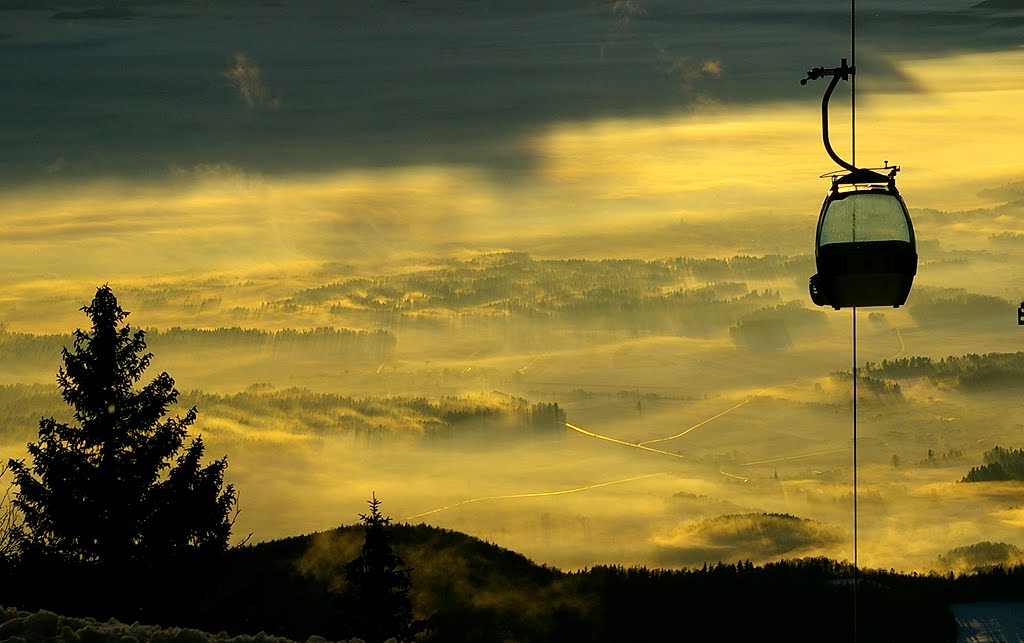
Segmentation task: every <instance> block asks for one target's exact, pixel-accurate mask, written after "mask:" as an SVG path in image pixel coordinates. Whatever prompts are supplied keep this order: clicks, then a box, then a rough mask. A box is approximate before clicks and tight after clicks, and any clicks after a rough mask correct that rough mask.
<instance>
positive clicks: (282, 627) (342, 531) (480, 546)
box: [0, 525, 1024, 642]
mask: <svg viewBox="0 0 1024 643" xmlns="http://www.w3.org/2000/svg"><path fill="white" fill-rule="evenodd" d="M392 530H393V531H392V538H393V542H394V546H395V549H396V551H397V552H398V553H399V554H400V555H401V556H402V557H403V558H404V559H405V561H406V563H407V564H408V565H409V566H410V567H412V570H413V571H412V579H413V585H412V592H411V598H412V601H413V607H414V611H415V616H416V617H417V618H421V619H427V620H428V622H429V629H428V631H427V633H426V634H425V635H424V636H423V638H424V639H425V640H430V641H466V642H469V641H595V642H596V641H613V640H633V641H640V640H658V639H662V638H666V637H671V638H672V639H673V640H680V639H689V640H763V639H775V638H784V639H785V640H788V641H822V640H832V641H841V640H845V639H846V637H847V636H848V637H849V640H853V632H854V619H855V618H856V630H857V638H858V639H859V640H870V641H876V642H886V641H929V642H934V641H955V640H956V637H957V624H956V620H955V618H954V615H953V612H952V611H951V609H950V605H952V604H953V603H965V602H975V601H1013V600H1022V599H1024V567H1020V566H1018V567H1011V568H994V569H992V570H989V571H986V572H977V573H974V574H970V575H963V576H959V577H953V576H937V575H917V574H912V575H906V574H898V573H895V572H892V571H880V570H861V572H860V574H859V578H860V582H859V583H858V584H857V592H856V611H855V610H854V583H853V582H852V578H853V570H852V567H851V566H850V565H848V564H846V563H839V562H836V561H832V560H828V559H823V558H813V559H800V560H790V561H780V562H777V563H770V564H766V565H763V566H755V565H752V564H751V563H749V562H738V563H729V564H726V563H719V564H716V565H713V566H707V567H705V568H704V569H699V570H683V571H670V570H652V569H646V568H629V569H627V568H622V567H595V568H593V569H589V570H586V571H581V572H574V573H567V572H562V571H560V570H557V569H553V568H550V567H546V566H539V565H536V564H534V563H532V562H531V561H529V560H528V559H526V558H525V557H523V556H521V555H519V554H516V553H514V552H511V551H508V550H505V549H502V548H500V547H497V546H495V545H492V544H489V543H485V542H483V541H480V540H478V539H475V538H472V537H469V536H466V535H464V534H460V533H457V532H452V531H446V530H441V529H436V528H433V527H428V526H425V525H419V526H409V525H397V526H394V527H393V528H392ZM362 534H363V531H362V528H361V527H359V526H352V527H342V528H339V529H336V530H334V531H331V532H327V533H322V534H314V535H310V536H298V537H293V538H287V539H284V540H278V541H273V542H268V543H261V544H257V545H253V546H246V547H240V548H236V549H233V550H230V551H229V552H228V554H227V556H226V558H225V559H224V560H223V561H222V563H221V564H220V565H219V566H218V567H217V568H216V569H211V570H208V572H205V573H204V574H202V576H203V577H201V578H200V577H193V578H191V579H189V578H177V579H175V578H173V572H171V573H169V574H168V575H166V577H165V578H144V577H136V578H120V579H109V578H106V579H104V578H97V577H90V576H89V575H88V574H87V573H83V574H82V575H80V576H79V577H78V578H64V579H60V580H58V579H57V578H55V577H54V576H53V575H52V574H48V573H46V571H47V570H39V572H40V573H38V574H30V573H27V572H23V573H21V574H19V575H17V576H16V577H11V578H8V579H7V580H8V581H9V582H5V583H4V584H3V589H2V590H0V605H5V606H7V607H9V608H17V609H20V610H25V611H30V612H34V611H36V610H40V609H45V610H49V611H52V612H55V613H58V614H62V615H65V616H66V617H67V618H85V617H90V618H93V619H95V621H94V623H102V622H105V621H107V620H108V619H110V618H115V619H117V621H119V622H121V623H133V622H136V621H138V622H140V623H146V624H151V625H153V626H160V627H164V628H172V627H173V628H195V629H197V630H204V631H207V632H225V633H226V634H227V635H228V636H229V637H245V636H249V635H254V634H256V633H259V632H264V633H265V634H266V635H269V636H272V637H282V638H287V639H291V640H298V641H306V640H308V639H309V638H310V637H323V638H326V639H329V640H343V639H347V638H349V637H348V634H349V632H350V630H349V625H348V622H349V620H350V615H351V614H352V605H353V603H352V598H351V596H350V594H349V592H348V591H347V588H346V586H345V582H344V572H343V565H344V563H345V562H347V561H348V560H350V559H351V558H352V556H353V555H354V554H355V553H356V552H358V550H359V546H360V544H361V542H362ZM723 606H724V607H723ZM720 614H724V615H725V616H724V617H722V616H716V615H720ZM855 614H856V616H855ZM7 615H8V616H9V617H10V618H5V619H4V620H5V621H12V620H14V619H16V618H22V619H24V618H27V615H25V614H21V616H17V615H16V613H15V612H14V611H9V612H8V614H7ZM48 618H49V617H36V621H37V622H36V624H37V625H40V626H45V627H48V625H47V623H49V621H48V620H47V619H48ZM51 620H52V619H51ZM3 628H4V625H3V624H0V630H3ZM240 640H244V639H240Z"/></svg>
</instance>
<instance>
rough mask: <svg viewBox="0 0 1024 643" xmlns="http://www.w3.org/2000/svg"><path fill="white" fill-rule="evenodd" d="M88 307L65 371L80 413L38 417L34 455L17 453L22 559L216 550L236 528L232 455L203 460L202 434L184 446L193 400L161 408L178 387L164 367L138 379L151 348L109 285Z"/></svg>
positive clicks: (139, 561)
mask: <svg viewBox="0 0 1024 643" xmlns="http://www.w3.org/2000/svg"><path fill="white" fill-rule="evenodd" d="M81 310H82V311H83V312H84V313H85V314H86V315H87V316H88V317H89V319H90V320H91V321H92V329H91V330H90V331H82V330H81V329H79V330H76V331H75V333H74V347H73V349H72V350H68V349H67V348H64V350H63V351H62V357H63V361H64V366H63V367H62V368H60V369H59V371H58V374H57V383H58V385H59V386H60V389H61V394H62V396H63V398H64V400H65V401H66V402H67V403H68V404H69V405H70V406H71V407H72V408H73V409H74V418H75V420H76V421H77V424H68V423H64V422H59V421H57V420H55V419H54V418H43V419H41V420H40V422H39V439H38V441H37V442H32V443H30V444H29V445H28V454H29V459H30V461H31V462H30V463H27V462H26V461H25V460H11V461H10V462H9V465H10V469H11V472H12V473H13V475H14V485H15V487H16V488H17V493H16V494H15V496H14V500H13V505H14V506H15V507H16V508H17V510H18V511H19V513H20V514H21V518H22V522H21V524H20V525H19V526H18V531H17V534H16V537H17V541H18V547H19V550H20V552H21V554H22V559H23V560H25V561H26V564H32V563H33V562H35V563H37V564H43V565H57V566H58V569H60V568H61V566H63V568H66V569H72V568H74V569H79V570H80V569H82V568H89V569H93V570H98V571H100V572H101V573H104V574H110V575H112V576H110V578H117V576H116V575H117V574H128V573H131V574H138V573H140V572H142V573H145V572H151V573H152V572H156V573H159V570H165V571H166V570H170V569H174V568H176V567H180V566H181V565H182V564H183V563H186V562H192V563H198V562H200V561H206V562H208V561H209V557H208V556H205V555H207V554H215V553H218V552H223V551H224V550H226V548H227V544H228V539H229V537H230V535H231V518H230V513H231V509H232V507H233V506H234V505H235V501H236V500H235V490H234V488H233V487H232V486H231V485H227V486H225V485H224V471H225V468H226V467H227V459H226V457H225V458H221V459H219V460H216V461H214V462H212V463H210V464H207V465H205V466H204V465H202V464H201V460H202V458H203V442H202V439H201V437H196V438H194V439H193V440H191V442H190V444H188V445H187V446H186V444H185V440H186V438H187V437H188V428H189V426H191V425H192V423H193V422H195V420H196V409H195V408H192V409H190V410H189V411H188V412H187V413H186V414H185V416H184V417H177V416H176V417H165V414H166V413H167V410H168V407H170V406H171V405H172V404H174V403H176V401H177V398H178V391H177V390H176V389H175V388H174V380H173V379H171V377H170V376H169V375H168V374H167V373H161V374H159V375H158V376H157V377H156V378H155V379H153V380H152V381H151V382H149V383H148V384H146V385H145V386H143V387H142V388H141V389H136V387H135V385H136V383H138V382H139V381H140V379H141V378H142V375H143V372H144V371H145V370H146V368H147V367H148V366H149V364H150V360H151V359H152V357H153V355H152V354H151V353H147V352H145V350H146V341H145V332H144V331H142V330H132V329H131V328H130V327H129V326H128V325H127V324H125V323H123V322H124V320H125V318H126V317H127V316H128V313H127V312H125V311H124V310H122V309H121V307H120V306H118V303H117V299H116V297H115V296H114V294H113V293H112V292H111V290H110V288H109V287H107V286H103V287H101V288H99V289H98V290H97V292H96V296H95V298H94V299H93V301H92V303H91V304H90V305H88V306H85V307H83V308H82V309H81Z"/></svg>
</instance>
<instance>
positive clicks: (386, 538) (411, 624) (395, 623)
mask: <svg viewBox="0 0 1024 643" xmlns="http://www.w3.org/2000/svg"><path fill="white" fill-rule="evenodd" d="M366 502H367V504H369V505H370V513H369V514H359V517H360V518H361V519H362V521H363V531H364V533H365V536H366V539H365V541H364V542H363V546H362V549H361V550H360V552H359V555H358V556H357V557H356V558H354V559H353V560H352V561H350V562H348V563H346V564H345V578H346V580H347V581H348V582H349V584H350V585H351V586H352V587H353V589H354V590H355V594H356V601H355V613H354V614H353V619H352V620H353V626H354V627H355V632H354V634H355V635H356V636H358V637H359V638H362V639H364V640H365V641H367V643H382V642H383V641H386V640H387V639H389V638H394V639H396V640H397V641H399V643H405V642H407V641H412V640H413V638H414V637H415V635H416V634H417V633H418V632H419V631H421V630H423V629H424V626H425V624H423V623H421V622H419V621H414V620H413V617H412V601H411V600H410V598H409V592H410V590H411V589H412V570H411V569H409V568H408V567H406V565H405V561H403V560H402V558H401V557H400V556H398V554H396V553H395V552H394V550H393V549H392V547H391V535H390V532H389V529H388V528H389V526H390V525H391V518H390V516H388V517H385V516H384V515H383V514H382V513H381V511H380V504H381V501H380V500H378V499H377V495H376V494H373V496H372V499H371V500H367V501H366Z"/></svg>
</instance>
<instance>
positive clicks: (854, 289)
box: [801, 58, 917, 310]
mask: <svg viewBox="0 0 1024 643" xmlns="http://www.w3.org/2000/svg"><path fill="white" fill-rule="evenodd" d="M853 73H854V69H853V68H852V67H849V66H847V64H846V59H845V58H844V59H843V61H842V65H841V66H840V67H837V68H835V69H823V68H820V67H818V68H815V69H812V70H811V71H809V72H807V78H805V79H804V80H802V81H801V83H802V84H806V83H807V81H808V80H812V79H815V78H821V77H822V76H825V75H828V74H831V75H832V81H831V83H829V86H828V89H827V90H826V91H825V97H824V98H823V99H822V103H821V119H822V138H823V140H824V143H825V150H826V151H827V152H828V153H829V156H831V157H832V160H834V161H835V162H836V163H838V164H839V165H840V166H841V167H843V168H844V169H845V171H842V170H840V171H838V172H832V173H830V174H825V175H823V177H830V178H831V179H832V185H831V188H830V189H829V192H828V194H827V195H826V196H825V201H824V203H822V205H821V213H820V215H819V217H818V228H817V234H816V236H815V251H814V258H815V263H816V264H817V268H818V272H817V274H815V275H813V276H812V277H811V278H810V283H809V289H810V294H811V301H812V302H814V303H815V304H816V305H818V306H832V307H833V308H835V309H836V310H839V309H840V308H851V307H860V306H893V307H894V308H895V307H899V306H902V305H903V304H904V303H905V302H906V301H907V296H908V295H909V294H910V288H911V286H912V285H913V283H914V275H916V274H917V245H916V242H915V239H914V226H913V223H912V222H911V220H910V214H909V213H908V211H907V206H906V203H904V201H903V197H902V196H901V195H900V192H899V190H897V189H896V173H897V172H899V169H900V168H899V166H891V167H890V166H889V164H888V162H886V166H885V167H884V168H875V169H869V168H857V167H855V166H854V165H853V164H851V163H847V162H846V161H844V160H843V159H841V158H839V156H838V155H837V154H836V153H835V151H834V150H833V149H832V145H831V144H830V142H829V138H828V100H829V98H830V97H831V95H832V91H833V90H834V89H835V87H836V85H837V84H838V82H839V81H840V80H846V79H847V78H848V77H849V76H850V75H852V74H853Z"/></svg>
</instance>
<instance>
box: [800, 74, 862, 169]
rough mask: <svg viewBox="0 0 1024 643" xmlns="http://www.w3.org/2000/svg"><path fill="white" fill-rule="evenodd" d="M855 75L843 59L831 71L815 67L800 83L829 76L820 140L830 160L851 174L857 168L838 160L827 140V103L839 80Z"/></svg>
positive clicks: (822, 101)
mask: <svg viewBox="0 0 1024 643" xmlns="http://www.w3.org/2000/svg"><path fill="white" fill-rule="evenodd" d="M855 73H857V71H856V68H854V67H850V66H849V65H847V64H846V59H845V58H843V60H842V63H841V64H840V66H839V67H835V68H832V69H825V68H824V67H815V68H814V69H812V70H810V71H808V72H807V78H804V79H803V80H801V81H800V84H801V85H806V84H807V81H808V80H815V79H818V78H823V77H824V76H828V75H830V74H831V76H832V80H831V82H829V84H828V89H826V90H825V96H824V97H823V98H822V99H821V140H822V141H823V142H824V143H825V151H826V152H828V155H829V156H830V157H832V160H833V161H835V162H836V163H838V164H839V166H840V167H842V168H845V169H847V170H849V171H851V172H856V171H857V168H856V167H854V166H853V164H851V163H847V162H846V161H844V160H843V159H841V158H839V155H838V154H836V151H835V150H834V149H832V143H831V142H830V141H829V140H828V101H829V99H830V98H832V92H833V91H834V90H835V88H836V85H838V84H839V81H840V80H849V78H850V76H852V75H853V74H855Z"/></svg>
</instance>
